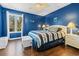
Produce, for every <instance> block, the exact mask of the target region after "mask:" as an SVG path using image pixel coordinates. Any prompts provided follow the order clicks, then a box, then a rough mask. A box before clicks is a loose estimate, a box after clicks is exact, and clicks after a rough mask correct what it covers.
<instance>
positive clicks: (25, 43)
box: [22, 36, 32, 48]
mask: <svg viewBox="0 0 79 59" xmlns="http://www.w3.org/2000/svg"><path fill="white" fill-rule="evenodd" d="M22 45H23V47H24V48H25V47H31V46H32V38H31V37H30V36H23V37H22Z"/></svg>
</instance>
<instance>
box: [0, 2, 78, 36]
mask: <svg viewBox="0 0 79 59" xmlns="http://www.w3.org/2000/svg"><path fill="white" fill-rule="evenodd" d="M6 11H10V12H13V13H17V14H24V19H23V21H24V23H23V35H27V34H28V32H29V31H31V30H38V29H39V28H38V25H39V24H44V23H45V24H49V25H55V24H58V25H67V24H68V23H69V22H71V21H72V22H74V23H75V24H76V25H77V26H78V27H79V4H78V3H72V4H70V5H68V6H66V7H63V8H61V9H59V10H57V11H55V12H52V13H50V14H48V15H46V16H38V15H34V14H30V13H26V12H21V11H16V10H12V9H8V8H5V7H1V6H0V36H6V35H7V20H6ZM72 14H73V15H75V18H73V17H72V18H73V19H68V16H70V15H72ZM67 15H68V16H67ZM16 34H17V35H16ZM19 34H20V33H14V34H11V37H13V36H14V37H16V36H20V35H19Z"/></svg>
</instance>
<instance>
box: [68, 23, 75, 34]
mask: <svg viewBox="0 0 79 59" xmlns="http://www.w3.org/2000/svg"><path fill="white" fill-rule="evenodd" d="M67 27H68V28H69V29H70V34H72V29H74V28H76V25H75V24H74V23H73V22H70V23H69V24H68V26H67Z"/></svg>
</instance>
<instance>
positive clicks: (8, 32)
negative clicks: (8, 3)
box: [6, 11, 23, 39]
mask: <svg viewBox="0 0 79 59" xmlns="http://www.w3.org/2000/svg"><path fill="white" fill-rule="evenodd" d="M9 15H16V14H12V13H10V12H9V11H7V12H6V16H7V37H8V38H9V39H15V38H10V33H21V37H22V35H23V14H21V15H19V14H17V16H22V24H21V25H22V27H21V31H16V30H17V29H16V25H15V31H14V32H10V31H9ZM21 37H20V38H21ZM18 38H19V37H17V38H16V39H18Z"/></svg>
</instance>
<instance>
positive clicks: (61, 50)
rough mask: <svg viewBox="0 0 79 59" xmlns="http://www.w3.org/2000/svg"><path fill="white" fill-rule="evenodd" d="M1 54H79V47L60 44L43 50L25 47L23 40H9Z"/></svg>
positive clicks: (0, 51) (0, 50)
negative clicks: (38, 50)
mask: <svg viewBox="0 0 79 59" xmlns="http://www.w3.org/2000/svg"><path fill="white" fill-rule="evenodd" d="M0 56H79V49H75V48H72V47H69V46H66V47H65V46H64V45H60V46H57V47H55V48H51V49H49V50H46V51H43V52H37V51H35V50H33V49H32V48H26V49H23V47H22V43H21V40H13V41H9V44H8V46H7V48H6V49H0Z"/></svg>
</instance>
